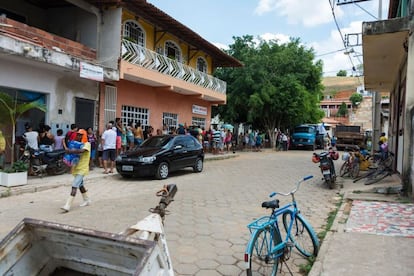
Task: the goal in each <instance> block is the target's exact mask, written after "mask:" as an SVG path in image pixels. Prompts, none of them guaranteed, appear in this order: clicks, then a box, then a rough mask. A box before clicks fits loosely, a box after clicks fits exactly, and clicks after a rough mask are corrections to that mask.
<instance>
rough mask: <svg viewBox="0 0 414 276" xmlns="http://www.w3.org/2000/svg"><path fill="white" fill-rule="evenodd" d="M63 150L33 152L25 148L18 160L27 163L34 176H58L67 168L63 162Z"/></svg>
mask: <svg viewBox="0 0 414 276" xmlns="http://www.w3.org/2000/svg"><path fill="white" fill-rule="evenodd" d="M64 155H65V150H64V149H61V150H53V151H49V152H48V151H44V150H34V149H32V148H29V147H28V146H26V148H25V149H24V152H23V154H22V155H21V157H20V160H23V161H27V162H28V163H29V164H30V166H31V172H32V173H33V174H34V175H38V176H43V175H44V174H48V175H60V174H64V173H65V172H67V171H68V166H66V164H65V163H64V162H63V156H64Z"/></svg>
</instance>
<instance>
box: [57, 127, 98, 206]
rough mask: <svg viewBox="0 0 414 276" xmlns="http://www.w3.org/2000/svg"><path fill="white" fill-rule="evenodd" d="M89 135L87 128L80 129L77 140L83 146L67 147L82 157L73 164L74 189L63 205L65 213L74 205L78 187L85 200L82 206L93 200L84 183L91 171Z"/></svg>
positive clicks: (68, 150) (69, 150) (72, 152)
mask: <svg viewBox="0 0 414 276" xmlns="http://www.w3.org/2000/svg"><path fill="white" fill-rule="evenodd" d="M87 135H88V134H87V132H86V130H84V129H80V130H78V131H77V133H76V138H75V140H76V141H78V142H81V143H83V146H82V147H81V148H80V149H69V148H67V149H66V152H67V153H71V154H79V155H80V158H79V162H78V163H77V164H76V165H75V166H73V171H72V175H73V176H74V179H73V182H72V189H71V192H70V196H69V198H68V199H67V201H66V204H65V205H64V206H62V207H61V209H62V210H63V211H64V212H65V213H67V212H69V210H70V208H71V206H72V203H73V200H74V199H75V196H76V192H77V190H78V188H79V190H80V192H81V194H82V197H83V202H82V204H81V205H80V206H81V207H83V206H88V205H89V204H90V203H91V200H90V198H89V196H88V193H87V190H86V188H85V185H84V184H83V178H84V176H85V175H87V174H88V173H89V159H90V154H91V144H90V143H89V142H88V138H87Z"/></svg>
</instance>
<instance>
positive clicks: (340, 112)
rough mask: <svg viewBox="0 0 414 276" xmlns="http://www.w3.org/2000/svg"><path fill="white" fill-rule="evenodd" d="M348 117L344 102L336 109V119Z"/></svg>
mask: <svg viewBox="0 0 414 276" xmlns="http://www.w3.org/2000/svg"><path fill="white" fill-rule="evenodd" d="M347 115H348V107H347V106H346V103H345V102H342V104H341V106H340V107H339V108H338V112H337V113H336V116H338V117H345V116H347Z"/></svg>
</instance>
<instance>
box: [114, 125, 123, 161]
mask: <svg viewBox="0 0 414 276" xmlns="http://www.w3.org/2000/svg"><path fill="white" fill-rule="evenodd" d="M115 130H116V156H118V155H119V153H120V152H121V149H122V133H125V130H124V129H123V126H122V121H121V118H115Z"/></svg>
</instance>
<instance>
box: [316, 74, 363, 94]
mask: <svg viewBox="0 0 414 276" xmlns="http://www.w3.org/2000/svg"><path fill="white" fill-rule="evenodd" d="M363 83H364V77H324V78H323V79H322V84H323V86H324V87H325V89H324V92H323V93H324V94H325V95H329V94H332V92H339V91H356V88H357V87H358V86H360V85H362V84H363Z"/></svg>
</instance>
